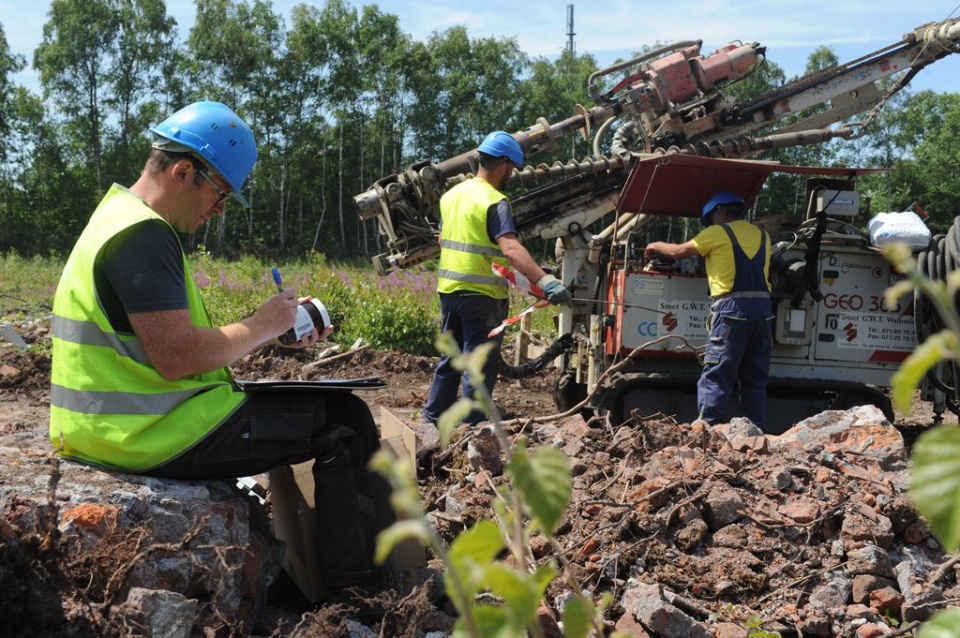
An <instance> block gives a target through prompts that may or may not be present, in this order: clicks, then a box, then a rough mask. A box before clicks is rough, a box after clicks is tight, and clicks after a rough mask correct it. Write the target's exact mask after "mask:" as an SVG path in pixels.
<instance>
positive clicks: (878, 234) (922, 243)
mask: <svg viewBox="0 0 960 638" xmlns="http://www.w3.org/2000/svg"><path fill="white" fill-rule="evenodd" d="M867 230H868V231H869V233H870V244H871V245H873V246H876V247H878V248H882V247H883V246H886V245H887V244H893V243H896V242H902V243H905V244H907V245H908V246H910V248H911V249H913V250H923V249H925V248H926V247H927V246H928V245H929V244H930V229H929V228H927V225H926V224H924V223H923V219H921V218H920V216H919V215H917V214H916V213H915V212H913V211H912V210H908V211H904V212H902V213H878V214H876V215H874V216H873V217H872V218H870V221H869V222H868V224H867Z"/></svg>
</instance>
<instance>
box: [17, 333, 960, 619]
mask: <svg viewBox="0 0 960 638" xmlns="http://www.w3.org/2000/svg"><path fill="white" fill-rule="evenodd" d="M44 334H45V331H44V329H43V328H37V329H36V330H35V332H33V333H30V334H29V335H28V336H29V337H30V338H29V339H27V340H28V342H31V343H33V342H36V341H39V340H42V339H43V338H44ZM321 355H324V356H322V357H321ZM435 363H436V360H435V359H434V358H432V357H416V356H410V355H406V354H404V353H402V352H376V351H373V350H370V349H367V348H362V347H361V348H359V349H357V350H355V351H351V352H344V353H339V354H338V353H334V352H323V351H322V350H317V351H307V352H302V351H288V350H284V349H280V348H273V347H268V348H264V349H261V350H259V351H258V352H256V353H253V354H251V355H248V356H247V357H245V358H244V359H243V360H242V361H240V362H238V364H237V365H236V366H234V368H233V370H234V373H235V375H236V376H237V377H238V378H242V379H252V380H255V379H298V378H302V379H314V378H361V377H373V376H375V377H379V378H381V379H383V380H385V381H387V382H388V386H387V388H385V389H383V390H377V391H369V392H367V391H365V392H362V393H361V396H363V398H364V399H365V400H367V402H368V403H369V404H370V405H371V408H372V409H373V411H374V414H375V415H376V416H379V406H385V407H387V408H389V409H390V410H392V411H394V412H397V413H400V414H402V415H404V416H407V417H408V418H415V417H416V413H417V411H418V410H419V409H420V408H421V407H422V405H423V403H424V400H425V398H426V394H427V392H428V390H429V385H430V381H431V375H432V369H433V366H434V365H435ZM49 378H50V359H49V355H47V354H43V353H42V352H38V351H35V350H32V349H31V350H22V349H16V348H13V347H11V346H9V345H8V344H0V447H3V446H6V447H19V448H21V449H25V450H30V451H31V452H35V453H37V454H45V453H47V452H48V451H49V449H50V444H49V442H48V441H47V419H48V415H49ZM553 381H554V380H553V376H552V373H551V372H550V371H543V372H540V373H538V374H536V375H533V376H532V377H530V378H527V379H524V380H521V381H511V380H502V381H501V383H500V384H499V385H498V389H497V393H496V396H495V399H496V401H497V403H498V405H499V406H500V407H501V409H502V411H503V413H504V414H506V415H508V416H510V417H512V418H514V420H513V421H511V422H510V423H509V426H508V427H509V429H510V430H511V432H512V433H513V436H519V435H522V436H526V437H528V438H529V439H530V440H531V442H532V443H533V444H534V445H551V446H554V447H557V448H559V449H562V450H563V452H564V453H565V454H566V455H567V457H568V458H569V459H570V461H571V466H572V470H573V475H574V492H573V498H572V503H571V506H570V508H569V510H568V512H567V513H566V515H565V517H564V519H563V521H562V522H561V524H560V527H559V529H558V531H557V539H558V541H559V543H560V547H561V548H562V550H563V552H564V556H565V558H566V559H567V560H568V561H569V564H568V566H567V567H566V572H567V573H568V574H569V575H570V576H572V577H573V578H575V579H576V581H577V582H578V583H580V585H581V586H582V587H583V588H584V589H585V590H586V591H588V592H590V593H591V594H593V595H595V596H597V597H599V596H600V595H601V594H604V593H610V594H613V601H614V602H613V604H612V605H611V607H610V608H609V609H608V612H607V616H606V618H607V620H608V622H609V624H610V625H611V626H614V625H616V626H617V627H618V628H619V629H621V630H623V631H626V632H628V633H629V632H633V633H634V634H635V635H644V634H643V633H640V632H641V631H643V632H647V634H649V635H654V636H671V635H673V634H672V633H671V631H673V630H671V629H669V627H667V626H658V625H657V620H656V619H657V618H659V617H661V616H664V617H669V618H671V619H672V620H671V623H674V626H675V627H680V626H686V625H683V623H686V622H690V623H694V625H695V626H697V627H701V628H702V631H709V632H710V633H709V634H707V635H729V636H740V635H743V636H746V629H745V628H746V627H748V626H753V627H757V626H762V628H763V629H765V630H776V631H781V632H782V633H783V634H784V635H790V634H792V635H804V636H808V635H809V636H825V637H826V636H854V635H857V631H858V628H861V627H864V626H868V625H870V626H876V627H877V628H879V629H878V630H882V628H883V627H887V628H890V627H892V626H893V625H894V624H896V623H899V622H911V621H922V619H923V618H925V617H926V616H927V615H928V614H929V613H931V612H933V611H935V610H936V609H937V608H939V607H940V606H942V605H943V603H942V602H940V601H943V600H950V599H951V598H956V597H958V596H960V592H958V591H956V589H957V587H956V577H955V574H954V573H953V570H952V568H950V567H949V565H946V560H945V557H944V555H943V553H942V551H941V549H940V547H939V544H938V543H937V542H936V540H935V539H934V538H933V537H932V536H931V535H930V533H929V529H928V528H927V527H926V525H925V524H924V522H923V521H922V520H921V519H919V518H918V517H917V514H916V512H915V511H914V509H913V507H912V506H911V505H910V503H909V501H908V500H907V499H906V497H905V493H904V492H905V486H906V478H905V477H906V474H905V472H906V467H907V464H908V463H907V456H906V450H905V449H904V447H903V441H902V439H900V438H899V435H898V434H897V433H896V431H895V430H894V429H893V428H891V427H890V426H889V424H885V422H884V421H883V419H882V416H877V414H878V413H876V411H874V412H872V413H866V414H862V413H860V412H857V410H861V409H860V408H857V409H854V410H851V411H847V412H833V413H824V415H821V417H823V418H822V419H821V420H820V421H814V422H812V423H809V424H807V425H805V426H804V427H803V428H801V429H800V433H797V432H793V434H790V433H788V434H786V435H783V436H781V437H764V436H762V433H759V432H756V431H749V430H741V429H738V427H740V426H738V425H737V424H736V422H735V423H734V424H733V425H732V426H731V427H730V428H726V429H723V428H722V429H719V430H718V429H704V428H700V427H697V426H695V425H690V424H684V423H676V422H674V421H673V420H672V419H670V418H669V417H665V416H663V415H660V416H658V417H656V418H648V419H643V418H638V417H635V418H633V419H631V420H630V421H628V422H627V423H625V424H622V425H618V426H616V427H613V426H609V425H604V426H602V427H589V426H588V425H587V424H586V423H585V422H584V421H583V419H582V418H580V417H571V418H569V419H567V420H565V421H557V422H551V423H538V424H533V423H531V422H529V421H528V420H527V419H528V417H532V416H537V417H542V416H544V415H549V414H553V413H554V412H555V409H554V407H553V403H552V399H551V395H552V387H553ZM917 405H918V407H920V408H922V410H920V411H919V412H918V413H917V414H914V415H913V416H912V417H910V419H906V418H904V419H903V421H904V422H905V423H908V424H912V425H917V424H923V425H927V424H929V423H930V421H931V420H932V419H931V413H930V411H929V404H923V403H922V402H918V403H917ZM864 409H865V408H864ZM857 433H859V434H857ZM801 434H802V435H803V436H801ZM855 434H856V436H855ZM476 436H477V434H476V432H469V431H465V432H462V433H461V438H460V439H458V440H457V441H456V442H455V444H454V445H453V446H452V447H451V448H449V449H448V450H445V451H443V452H442V453H436V454H434V455H433V456H427V457H426V458H424V459H422V461H421V466H420V487H421V493H422V495H423V500H424V503H425V504H426V506H427V510H428V515H429V516H430V518H431V521H432V523H433V524H434V525H435V527H436V528H437V529H438V530H439V532H440V533H441V535H442V536H444V538H445V539H447V540H452V539H453V538H454V537H455V535H456V534H457V533H459V532H460V531H462V530H463V529H465V528H466V527H468V526H469V525H471V524H472V523H474V522H475V521H477V520H480V519H484V518H489V517H490V516H491V515H492V514H491V512H492V508H491V502H492V500H493V499H494V498H495V496H494V493H493V491H492V489H491V487H492V486H493V485H499V484H502V483H503V482H504V481H505V478H504V477H503V476H502V475H500V473H499V472H498V471H493V472H488V469H489V468H487V467H485V466H483V465H477V461H476V458H473V457H471V456H470V455H468V454H467V450H466V448H467V442H468V441H469V440H471V439H472V438H476ZM858 436H859V437H860V438H858ZM804 437H806V438H804ZM496 456H497V451H496V450H494V451H493V453H492V455H488V456H487V458H488V459H489V458H492V457H496ZM0 530H2V531H3V535H2V538H0V540H2V541H3V548H4V549H3V552H0V554H3V556H2V557H0V558H2V560H0V575H3V577H4V578H16V577H17V576H18V574H22V573H24V569H25V567H24V566H25V565H26V566H30V565H32V566H34V567H36V568H37V569H47V570H50V571H51V573H59V572H56V570H58V569H61V567H58V566H57V565H56V564H55V563H50V560H49V559H50V554H49V553H47V554H44V553H43V550H44V549H45V548H46V549H49V543H48V544H47V545H43V544H42V543H39V542H38V541H36V539H33V540H31V539H26V538H20V537H19V536H17V535H16V532H15V530H10V529H9V528H0ZM38 543H39V544H38ZM531 550H532V552H533V555H534V556H535V557H536V559H537V560H538V561H547V560H555V559H557V558H558V557H557V556H556V555H555V554H554V550H553V549H552V548H551V547H550V545H549V544H548V543H547V542H546V539H545V538H543V537H541V536H535V537H534V538H533V539H531ZM74 559H75V557H74ZM45 561H46V562H45ZM944 565H946V566H944ZM49 582H51V583H54V584H55V585H56V584H57V583H60V584H62V583H64V582H67V581H64V580H62V579H60V578H57V579H52V580H50V581H49ZM56 586H60V585H56ZM66 586H69V584H68V585H66ZM650 587H653V588H654V589H655V591H654V593H653V594H651V590H649V589H644V588H650ZM4 590H6V591H14V590H13V589H10V590H8V589H7V588H6V586H4ZM917 592H920V593H917ZM570 593H571V592H570V590H569V587H568V585H567V584H566V582H565V581H563V580H560V579H558V580H557V581H555V582H554V583H553V584H552V585H551V587H550V590H549V595H550V597H549V601H548V602H549V604H550V606H551V607H552V609H553V611H554V612H557V613H559V610H561V609H562V607H563V605H564V604H565V601H566V600H568V599H569V597H570ZM650 596H653V598H652V599H650ZM640 600H642V601H644V602H642V604H641V603H640V602H638V601H640ZM651 600H653V602H651ZM667 607H669V613H667V611H665V610H666V609H667ZM651 609H653V610H654V611H655V612H656V613H655V614H654V615H653V616H650V615H649V614H648V611H649V610H651ZM41 611H42V610H41ZM268 611H269V610H268ZM38 613H39V611H38ZM651 613H652V612H651ZM645 614H647V615H645ZM681 616H682V617H683V618H684V619H685V620H683V623H680V624H676V623H677V622H678V620H677V619H678V618H680V617H681ZM38 617H39V616H38ZM54 620H56V619H54ZM758 623H759V624H758ZM641 627H642V629H641ZM731 628H733V629H731ZM408 629H410V631H411V632H412V633H410V634H409V635H411V636H414V635H417V634H416V631H414V628H408ZM741 630H742V632H741ZM698 631H699V630H698ZM278 635H289V634H278ZM684 635H686V634H684ZM689 635H699V634H698V633H696V632H694V633H690V634H689ZM863 635H867V634H863Z"/></svg>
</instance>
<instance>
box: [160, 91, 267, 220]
mask: <svg viewBox="0 0 960 638" xmlns="http://www.w3.org/2000/svg"><path fill="white" fill-rule="evenodd" d="M150 132H151V133H153V134H154V135H156V136H158V137H159V138H162V139H160V140H157V141H156V142H154V144H153V146H154V148H161V149H166V150H185V151H189V152H192V153H193V154H195V155H197V156H198V157H199V158H200V159H201V160H202V161H204V162H206V163H207V164H209V165H210V166H212V167H213V169H214V170H216V171H217V172H218V173H220V175H221V176H222V177H223V179H225V180H227V183H228V184H230V186H231V187H232V188H233V192H232V193H230V194H231V195H232V196H233V197H235V198H236V199H237V201H239V202H240V203H241V204H242V205H243V206H245V207H247V208H249V207H250V202H248V201H247V199H246V198H245V197H244V196H243V195H242V194H241V193H240V189H241V188H243V184H244V183H245V182H246V181H247V177H249V176H250V171H252V170H253V165H254V164H256V163H257V143H256V141H254V139H253V133H252V132H251V131H250V127H249V126H247V124H246V122H244V121H243V120H241V119H240V116H238V115H237V114H236V113H234V112H233V110H232V109H231V108H230V107H228V106H227V105H225V104H221V103H220V102H194V103H193V104H190V105H189V106H185V107H183V108H182V109H180V110H179V111H177V112H176V113H174V114H173V115H171V116H170V117H168V118H167V119H165V120H164V121H162V122H160V124H158V125H156V126H154V127H152V128H151V129H150Z"/></svg>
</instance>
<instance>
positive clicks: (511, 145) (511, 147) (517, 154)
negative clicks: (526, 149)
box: [477, 131, 523, 167]
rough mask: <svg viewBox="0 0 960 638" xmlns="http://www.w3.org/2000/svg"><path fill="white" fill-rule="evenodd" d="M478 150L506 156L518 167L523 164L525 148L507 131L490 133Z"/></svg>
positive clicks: (492, 155)
mask: <svg viewBox="0 0 960 638" xmlns="http://www.w3.org/2000/svg"><path fill="white" fill-rule="evenodd" d="M477 150H478V151H480V152H481V153H485V154H486V155H490V156H491V157H506V158H507V159H508V160H510V161H511V162H513V163H514V164H516V165H517V166H518V167H520V166H523V149H522V148H520V144H519V143H518V142H517V140H515V139H514V137H513V136H512V135H510V134H509V133H507V132H506V131H494V132H493V133H490V134H489V135H487V136H486V137H485V138H483V141H482V142H480V146H478V147H477Z"/></svg>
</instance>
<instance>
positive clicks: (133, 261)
mask: <svg viewBox="0 0 960 638" xmlns="http://www.w3.org/2000/svg"><path fill="white" fill-rule="evenodd" d="M93 277H94V284H95V285H96V288H97V297H98V298H99V300H100V304H101V305H102V306H103V310H104V312H105V313H106V315H107V318H108V319H109V320H110V325H111V326H113V329H114V330H116V331H117V332H118V333H121V334H133V327H132V326H131V325H130V318H129V315H131V314H134V313H138V312H157V311H160V310H182V309H186V308H189V303H188V301H187V287H186V283H185V282H184V270H183V248H182V247H181V245H180V240H179V239H178V238H177V234H176V232H175V231H174V230H173V229H172V228H170V226H168V225H167V224H166V223H164V222H162V221H159V220H148V221H143V222H140V223H138V224H134V225H133V226H130V227H129V228H127V229H125V230H123V231H121V232H119V233H117V234H116V235H114V236H113V237H112V238H110V239H109V240H108V241H107V243H106V244H104V246H103V248H102V249H101V250H100V254H99V255H97V259H96V262H95V263H94V269H93Z"/></svg>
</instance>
